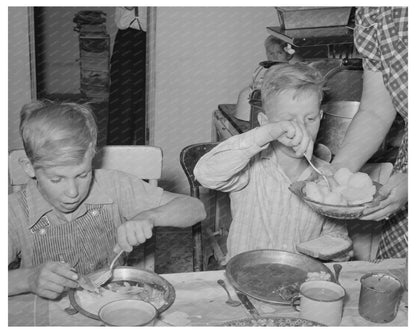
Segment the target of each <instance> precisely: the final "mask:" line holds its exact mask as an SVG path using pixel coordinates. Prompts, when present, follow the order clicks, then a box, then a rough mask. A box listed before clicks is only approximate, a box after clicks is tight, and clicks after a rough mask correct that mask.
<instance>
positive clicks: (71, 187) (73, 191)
mask: <svg viewBox="0 0 416 333" xmlns="http://www.w3.org/2000/svg"><path fill="white" fill-rule="evenodd" d="M65 193H66V195H67V196H69V197H71V198H75V197H76V196H77V195H78V185H77V184H76V182H75V181H74V180H69V181H68V184H67V188H66V191H65Z"/></svg>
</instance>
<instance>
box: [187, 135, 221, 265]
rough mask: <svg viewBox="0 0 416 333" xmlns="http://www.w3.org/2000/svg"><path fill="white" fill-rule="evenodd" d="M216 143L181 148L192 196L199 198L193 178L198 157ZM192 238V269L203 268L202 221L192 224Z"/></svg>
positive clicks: (197, 186)
mask: <svg viewBox="0 0 416 333" xmlns="http://www.w3.org/2000/svg"><path fill="white" fill-rule="evenodd" d="M217 144H218V143H216V142H206V143H196V144H192V145H189V146H187V147H185V148H183V149H182V151H181V154H180V158H179V159H180V163H181V166H182V169H183V170H184V172H185V175H186V178H187V179H188V182H189V186H190V194H191V196H192V197H196V198H199V187H200V186H201V184H200V183H199V182H198V181H197V180H196V179H195V176H194V168H195V165H196V163H197V162H198V161H199V159H200V158H201V157H202V156H203V155H205V154H206V153H208V152H209V151H210V150H211V149H213V148H214V147H215V146H216V145H217ZM192 239H193V270H194V271H203V270H204V252H203V245H202V223H201V222H198V223H196V224H194V225H193V226H192Z"/></svg>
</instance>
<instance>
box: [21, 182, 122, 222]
mask: <svg viewBox="0 0 416 333" xmlns="http://www.w3.org/2000/svg"><path fill="white" fill-rule="evenodd" d="M26 191H27V205H28V210H29V221H28V222H29V229H30V228H32V227H33V226H34V225H35V224H36V223H38V222H39V220H40V219H41V218H42V217H43V216H44V215H46V214H47V213H49V212H51V211H53V210H54V207H53V206H52V205H51V204H50V203H49V202H48V201H47V200H46V199H45V198H44V197H43V196H42V194H41V193H40V192H39V190H38V188H37V184H36V180H33V179H31V180H29V181H28V183H27V187H26ZM113 202H114V200H113V199H112V198H111V197H109V196H108V195H107V194H106V191H105V189H103V188H101V187H100V185H99V184H98V183H97V182H96V180H95V179H93V180H92V184H91V190H90V193H89V194H88V197H87V198H86V199H85V200H84V202H83V203H82V204H81V205H80V207H81V208H83V211H84V212H85V211H86V209H85V204H86V203H87V204H112V203H113Z"/></svg>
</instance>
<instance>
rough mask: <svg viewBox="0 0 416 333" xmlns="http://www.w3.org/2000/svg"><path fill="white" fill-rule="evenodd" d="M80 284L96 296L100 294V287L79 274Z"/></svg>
mask: <svg viewBox="0 0 416 333" xmlns="http://www.w3.org/2000/svg"><path fill="white" fill-rule="evenodd" d="M78 284H79V285H80V286H81V288H83V289H85V290H88V291H90V292H93V293H96V294H99V293H100V291H99V289H98V286H97V285H95V284H94V283H93V282H92V281H91V279H90V278H89V277H88V276H85V275H81V274H78Z"/></svg>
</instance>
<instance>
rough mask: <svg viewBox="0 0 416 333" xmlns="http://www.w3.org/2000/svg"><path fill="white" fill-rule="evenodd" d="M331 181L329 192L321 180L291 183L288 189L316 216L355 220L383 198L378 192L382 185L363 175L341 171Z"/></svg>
mask: <svg viewBox="0 0 416 333" xmlns="http://www.w3.org/2000/svg"><path fill="white" fill-rule="evenodd" d="M330 182H331V190H330V189H329V188H328V186H327V184H326V183H325V181H324V180H323V179H321V178H319V179H317V180H314V181H297V182H294V183H292V184H291V185H290V187H289V190H290V191H291V192H292V193H294V194H296V195H297V196H298V197H299V198H300V199H301V200H303V201H304V202H305V203H306V204H307V205H308V206H309V207H310V208H311V209H312V210H314V211H315V212H317V213H318V214H321V215H324V216H328V217H332V218H336V219H347V220H352V219H358V218H360V217H361V216H362V215H363V211H364V210H365V209H366V208H368V207H374V206H376V205H378V204H379V202H380V200H382V199H384V197H383V196H382V195H381V194H380V193H379V189H380V188H381V184H379V183H377V182H373V181H372V180H371V178H370V177H369V176H368V175H367V174H365V173H362V172H357V173H352V172H351V171H349V170H348V169H346V168H342V169H339V170H338V171H337V172H336V173H335V174H334V177H333V179H331V181H330Z"/></svg>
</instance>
